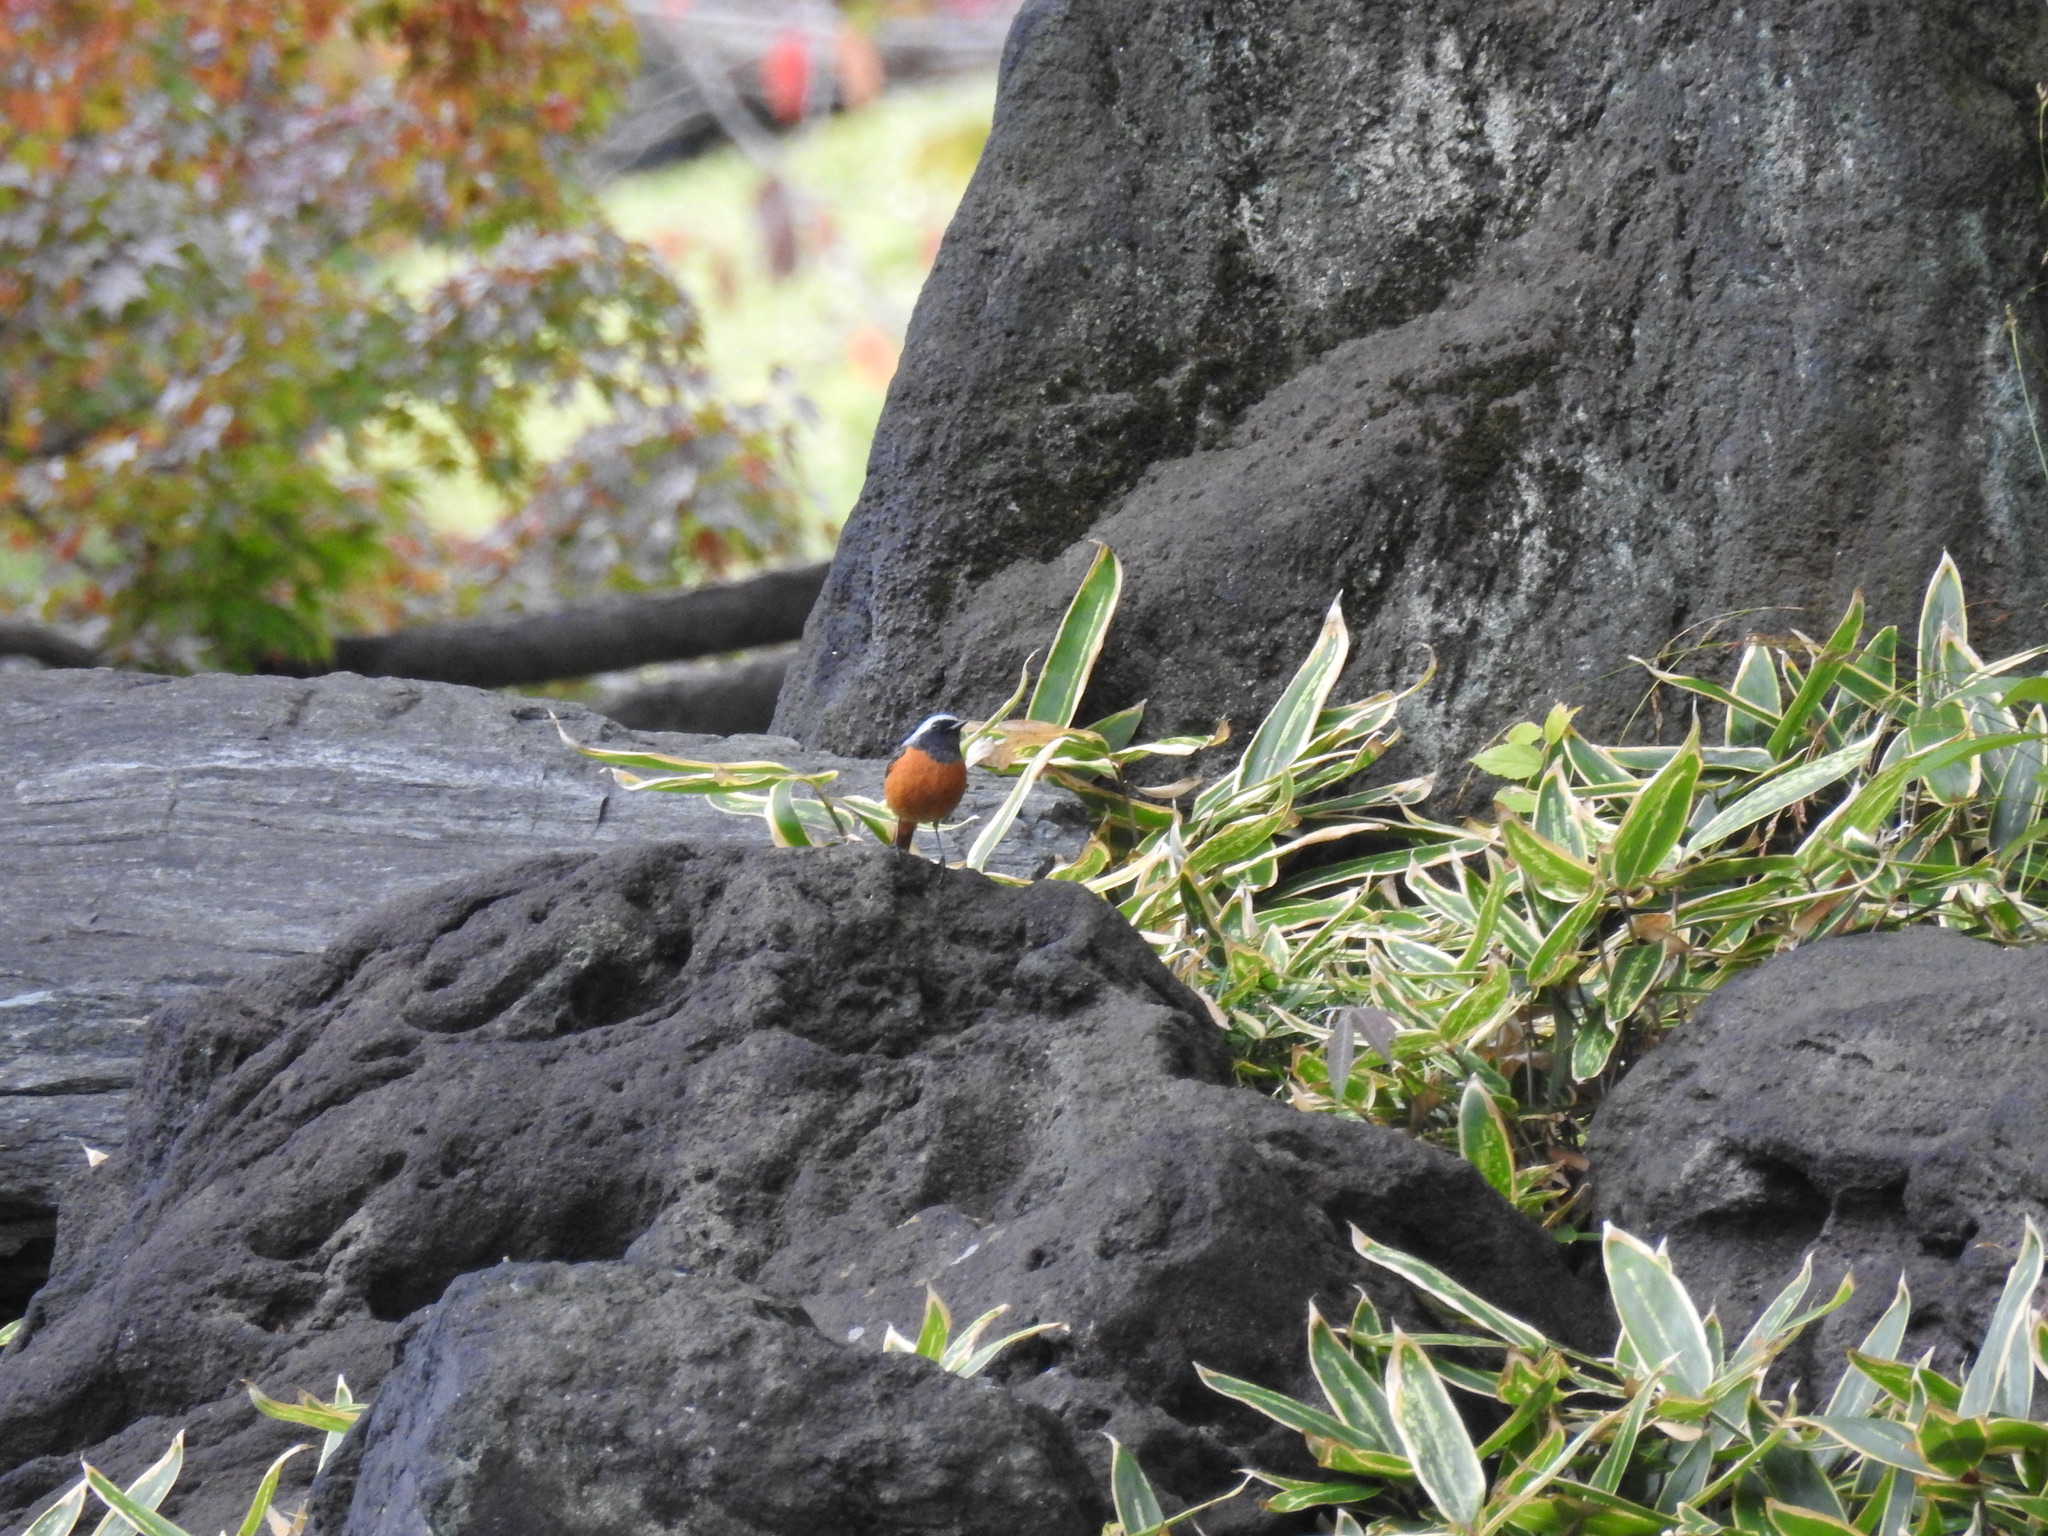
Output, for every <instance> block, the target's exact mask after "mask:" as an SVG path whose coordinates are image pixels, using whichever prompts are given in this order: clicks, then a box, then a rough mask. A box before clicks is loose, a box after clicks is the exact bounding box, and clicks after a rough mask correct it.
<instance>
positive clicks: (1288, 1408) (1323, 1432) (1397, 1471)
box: [1195, 1365, 1409, 1477]
mask: <svg viewBox="0 0 2048 1536" xmlns="http://www.w3.org/2000/svg"><path fill="white" fill-rule="evenodd" d="M1195 1374H1196V1375H1198V1376H1200V1377H1201V1378H1202V1382H1203V1384H1204V1385H1205V1386H1207V1387H1208V1388H1209V1390H1210V1391H1212V1392H1218V1393H1221V1394H1222V1395H1223V1396H1225V1397H1228V1398H1233V1399H1235V1400H1236V1401H1237V1402H1240V1403H1243V1404H1244V1405H1245V1406H1246V1407H1247V1408H1251V1409H1255V1410H1256V1411H1258V1412H1259V1413H1263V1414H1264V1415H1265V1416H1266V1417H1267V1418H1269V1419H1271V1420H1272V1421H1273V1422H1274V1423H1276V1424H1284V1425H1286V1426H1287V1427H1288V1428H1289V1429H1292V1430H1297V1431H1299V1432H1300V1433H1302V1434H1304V1435H1307V1436H1308V1437H1309V1438H1310V1439H1311V1440H1327V1441H1330V1442H1331V1443H1332V1444H1334V1445H1338V1446H1342V1447H1344V1448H1345V1449H1346V1450H1348V1451H1349V1452H1351V1455H1350V1457H1349V1458H1347V1459H1348V1460H1349V1461H1351V1462H1352V1463H1353V1465H1352V1467H1351V1470H1354V1471H1371V1472H1376V1473H1379V1474H1381V1475H1383V1476H1387V1477H1404V1476H1407V1475H1408V1473H1409V1466H1408V1463H1407V1462H1406V1461H1405V1460H1403V1459H1402V1458H1401V1457H1400V1456H1398V1455H1394V1454H1391V1453H1390V1452H1388V1451H1386V1450H1384V1449H1381V1448H1380V1447H1378V1446H1376V1445H1375V1444H1374V1443H1373V1439H1372V1436H1371V1434H1370V1433H1369V1432H1368V1431H1366V1430H1362V1429H1355V1428H1353V1427H1352V1426H1351V1425H1349V1424H1346V1423H1345V1422H1344V1421H1343V1420H1342V1419H1339V1418H1335V1417H1333V1416H1331V1415H1330V1414H1327V1413H1324V1412H1323V1411H1322V1410H1321V1409H1319V1408H1311V1407H1309V1405H1308V1404H1307V1403H1304V1402H1299V1401H1297V1400H1296V1399H1294V1398H1291V1397H1289V1396H1288V1395H1287V1394H1286V1393H1284V1392H1275V1391H1274V1390H1273V1389H1272V1388H1271V1387H1262V1386H1260V1385H1259V1384H1258V1383H1257V1382H1251V1381H1243V1380H1240V1379H1239V1378H1238V1377H1235V1376H1226V1375H1224V1374H1223V1373H1222V1372H1221V1371H1212V1370H1210V1369H1209V1368H1208V1367H1207V1366H1206V1365H1197V1366H1196V1367H1195ZM1395 1422H1396V1428H1397V1429H1398V1427H1399V1421H1398V1419H1397V1420H1396V1421H1395Z"/></svg>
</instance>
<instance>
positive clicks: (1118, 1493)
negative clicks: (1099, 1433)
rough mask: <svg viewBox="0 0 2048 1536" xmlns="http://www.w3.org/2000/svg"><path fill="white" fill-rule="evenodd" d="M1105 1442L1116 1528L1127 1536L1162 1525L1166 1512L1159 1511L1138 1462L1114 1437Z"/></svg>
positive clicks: (1156, 1499)
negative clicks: (1107, 1449)
mask: <svg viewBox="0 0 2048 1536" xmlns="http://www.w3.org/2000/svg"><path fill="white" fill-rule="evenodd" d="M1105 1438H1106V1439H1107V1440H1108V1441H1109V1500H1110V1503H1111V1504H1112V1505H1113V1506H1115V1509H1116V1519H1117V1524H1119V1525H1121V1526H1122V1527H1123V1528H1124V1530H1125V1531H1126V1532H1127V1533H1128V1536H1138V1533H1139V1532H1140V1531H1149V1530H1155V1529H1157V1528H1158V1527H1159V1526H1161V1525H1164V1524H1165V1523H1166V1511H1165V1510H1163V1509H1161V1508H1160V1507H1159V1495H1158V1494H1156V1493H1154V1492H1153V1491H1152V1480H1151V1479H1150V1478H1148V1477H1146V1476H1145V1472H1144V1469H1143V1468H1141V1467H1140V1466H1139V1465H1138V1458H1137V1457H1135V1456H1133V1455H1132V1454H1131V1451H1130V1447H1129V1446H1127V1445H1125V1444H1124V1443H1123V1442H1122V1441H1120V1440H1118V1439H1117V1437H1116V1436H1115V1435H1108V1436H1105Z"/></svg>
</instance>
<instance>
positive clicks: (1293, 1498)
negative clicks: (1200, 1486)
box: [1253, 1472, 1379, 1515]
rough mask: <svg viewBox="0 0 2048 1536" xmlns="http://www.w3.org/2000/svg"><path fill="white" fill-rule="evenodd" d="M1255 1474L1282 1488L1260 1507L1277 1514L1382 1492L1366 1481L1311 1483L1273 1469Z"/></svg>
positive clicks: (1351, 1501)
mask: <svg viewBox="0 0 2048 1536" xmlns="http://www.w3.org/2000/svg"><path fill="white" fill-rule="evenodd" d="M1253 1476H1255V1477H1257V1478H1258V1480H1259V1481H1260V1482H1262V1483H1270V1484H1272V1485H1273V1486H1274V1487H1275V1488H1278V1489H1279V1490H1280V1491H1279V1492H1278V1493H1276V1494H1274V1495H1273V1497H1271V1498H1270V1499H1266V1500H1264V1501H1262V1503H1261V1506H1260V1507H1261V1508H1264V1509H1270V1510H1272V1511H1273V1513H1275V1514H1276V1515H1291V1514H1296V1513H1298V1512H1299V1511H1301V1510H1304V1509H1314V1508H1316V1507H1317V1506H1318V1505H1324V1504H1362V1503H1364V1502H1365V1501H1366V1500H1367V1499H1370V1498H1372V1497H1374V1496H1375V1495H1377V1494H1378V1493H1379V1489H1377V1488H1373V1487H1369V1486H1368V1485H1366V1484H1364V1483H1311V1482H1303V1481H1301V1480H1300V1479H1298V1478H1292V1477H1279V1476H1276V1475H1275V1474H1273V1473H1271V1472H1257V1473H1254V1474H1253Z"/></svg>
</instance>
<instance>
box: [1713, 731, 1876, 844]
mask: <svg viewBox="0 0 2048 1536" xmlns="http://www.w3.org/2000/svg"><path fill="white" fill-rule="evenodd" d="M1877 740H1878V733H1877V732H1875V731H1872V732H1871V733H1870V734H1869V735H1867V736H1864V737H1862V738H1860V739H1859V740H1856V741H1852V742H1850V743H1849V745H1848V746H1846V747H1844V748H1842V749H1841V750H1840V751H1839V752H1831V753H1829V754H1828V755H1827V756H1825V757H1821V758H1816V759H1815V760H1814V761H1812V762H1810V763H1800V764H1798V765H1797V766H1790V767H1788V768H1787V769H1786V770H1785V771H1784V772H1780V773H1774V774H1772V775H1771V776H1769V777H1767V778H1765V779H1764V780H1763V782H1762V783H1760V784H1758V785H1756V787H1755V788H1753V789H1751V790H1750V791H1749V792H1748V793H1746V794H1744V795H1742V796H1740V797H1738V798H1737V799H1736V800H1734V801H1733V802H1731V803H1730V804H1729V805H1728V806H1727V807H1726V808H1724V809H1723V810H1721V811H1719V812H1717V813H1716V814H1715V816H1714V818H1713V820H1711V821H1709V822H1708V823H1707V824H1706V825H1705V826H1703V827H1701V828H1700V829H1699V831H1697V832H1695V833H1694V834H1693V835H1692V836H1691V837H1690V838H1688V839H1687V840H1686V845H1685V857H1686V858H1688V859H1695V858H1698V857H1699V856H1700V855H1701V854H1702V853H1704V852H1706V851H1707V850H1708V849H1710V848H1712V847H1713V846H1714V845H1715V844H1716V843H1719V842H1723V841H1725V840H1726V839H1727V838H1729V837H1731V836H1732V835H1734V834H1735V833H1737V832H1740V831H1742V830H1743V829H1744V828H1746V827H1753V826H1755V825H1756V824H1757V823H1758V822H1760V821H1763V820H1765V819H1767V818H1768V817H1772V816H1775V815H1777V814H1778V813H1779V812H1780V811H1783V810H1787V809H1789V808H1791V807H1792V806H1794V805H1798V804H1800V803H1801V802H1802V801H1806V800H1811V799H1812V798H1813V797H1814V796H1815V795H1817V794H1819V793H1820V792H1821V791H1822V790H1824V789H1831V788H1833V787H1834V786H1835V785H1836V784H1839V783H1841V781H1842V780H1844V779H1846V778H1848V777H1849V776H1850V775H1851V774H1853V773H1855V772H1856V770H1857V769H1859V768H1861V767H1863V766H1864V765H1865V764H1867V763H1868V762H1869V761H1870V753H1871V749H1872V748H1873V747H1875V746H1876V745H1877Z"/></svg>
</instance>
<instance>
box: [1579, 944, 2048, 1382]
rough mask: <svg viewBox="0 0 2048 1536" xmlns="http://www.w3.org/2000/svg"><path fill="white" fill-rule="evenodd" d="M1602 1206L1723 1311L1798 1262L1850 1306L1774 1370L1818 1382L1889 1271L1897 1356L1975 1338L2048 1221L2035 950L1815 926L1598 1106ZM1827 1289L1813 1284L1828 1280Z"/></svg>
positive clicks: (1864, 1325) (1882, 1301)
mask: <svg viewBox="0 0 2048 1536" xmlns="http://www.w3.org/2000/svg"><path fill="white" fill-rule="evenodd" d="M1588 1151H1589V1155H1590V1157H1591V1159H1592V1164H1593V1177H1594V1189H1595V1194H1596V1197H1597V1200H1596V1203H1597V1208H1598V1212H1599V1215H1600V1216H1601V1217H1602V1218H1603V1219H1605V1220H1609V1221H1613V1222H1616V1223H1618V1224H1619V1225H1621V1226H1622V1227H1624V1228H1626V1229H1627V1230H1629V1231H1631V1232H1634V1233H1636V1234H1637V1235H1638V1236H1641V1237H1645V1238H1658V1237H1666V1236H1668V1237H1669V1238H1670V1239H1671V1250H1672V1253H1673V1255H1674V1256H1675V1258H1676V1261H1677V1265H1678V1273H1679V1276H1680V1278H1682V1279H1684V1280H1685V1281H1686V1282H1687V1283H1688V1285H1689V1286H1691V1287H1692V1289H1693V1292H1694V1294H1695V1296H1696V1297H1698V1299H1699V1302H1700V1305H1701V1306H1702V1308H1704V1307H1706V1306H1708V1305H1713V1306H1718V1307H1719V1308H1720V1309H1721V1317H1722V1322H1723V1325H1724V1327H1726V1328H1728V1329H1730V1330H1731V1336H1733V1331H1738V1330H1740V1329H1741V1328H1743V1327H1746V1326H1747V1325H1748V1323H1749V1322H1750V1320H1751V1319H1752V1318H1753V1317H1754V1315H1755V1314H1756V1313H1757V1311H1759V1310H1760V1309H1761V1307H1762V1306H1763V1305H1764V1304H1765V1303H1766V1302H1768V1301H1769V1300H1770V1298H1771V1296H1772V1295H1773V1294H1775V1293H1776V1291H1777V1290H1778V1288H1779V1287H1780V1286H1782V1285H1783V1284H1784V1283H1785V1282H1786V1281H1788V1280H1790V1279H1791V1278H1792V1276H1793V1275H1794V1274H1795V1273H1796V1272H1797V1270H1798V1268H1799V1265H1800V1262H1801V1259H1802V1258H1803V1257H1804V1256H1805V1255H1806V1254H1809V1253H1811V1254H1812V1255H1813V1257H1814V1262H1815V1271H1816V1279H1817V1282H1818V1283H1819V1284H1821V1285H1824V1286H1826V1287H1828V1288H1830V1289H1832V1287H1833V1286H1834V1284H1835V1282H1836V1281H1837V1280H1839V1279H1840V1277H1841V1275H1842V1272H1843V1271H1844V1270H1845V1269H1850V1270H1853V1271H1854V1272H1855V1275H1856V1279H1857V1294H1856V1296H1855V1298H1854V1300H1853V1301H1852V1302H1851V1303H1850V1305H1849V1306H1847V1307H1845V1308H1844V1309H1843V1310H1842V1311H1840V1312H1837V1313H1835V1314H1834V1315H1833V1316H1831V1317H1829V1318H1827V1319H1826V1320H1825V1321H1823V1322H1822V1323H1820V1324H1819V1325H1817V1326H1816V1327H1814V1328H1812V1329H1810V1330H1809V1331H1808V1333H1807V1335H1806V1337H1805V1339H1804V1340H1803V1341H1802V1343H1801V1345H1800V1346H1799V1348H1798V1352H1797V1353H1796V1354H1795V1355H1794V1356H1792V1357H1791V1358H1790V1360H1789V1362H1788V1364H1787V1366H1786V1367H1785V1371H1786V1375H1787V1377H1788V1379H1789V1377H1791V1376H1801V1377H1803V1378H1804V1379H1805V1380H1806V1381H1807V1382H1808V1383H1809V1384H1810V1385H1809V1387H1808V1389H1807V1390H1805V1391H1804V1392H1802V1394H1801V1395H1802V1396H1803V1397H1805V1398H1806V1399H1808V1400H1811V1398H1812V1395H1813V1391H1812V1386H1811V1384H1812V1383H1829V1382H1832V1381H1833V1379H1834V1378H1835V1376H1836V1375H1837V1374H1838V1373H1839V1371H1840V1361H1841V1359H1842V1351H1843V1350H1844V1349H1845V1348H1849V1347H1852V1346H1854V1345H1855V1344H1857V1343H1859V1342H1860V1341H1861V1340H1862V1338H1863V1335H1864V1334H1865V1333H1866V1332H1867V1331H1868V1330H1869V1328H1870V1325H1871V1324H1872V1323H1873V1322H1874V1321H1875V1320H1876V1317H1877V1314H1878V1313H1879V1312H1881V1311H1882V1310H1883V1309H1884V1307H1885V1305H1886V1304H1887V1303H1889V1302H1890V1300H1891V1299H1892V1294H1893V1287H1894V1286H1895V1284H1896V1283H1897V1281H1898V1279H1899V1277H1900V1275H1901V1274H1903V1275H1904V1276H1905V1278H1906V1280H1907V1282H1908V1284H1909V1285H1910V1286H1911V1287H1912V1292H1913V1320H1912V1326H1911V1329H1910V1331H1909V1333H1908V1335H1907V1344H1906V1355H1907V1357H1908V1358H1910V1357H1912V1356H1914V1355H1917V1354H1918V1353H1919V1352H1920V1351H1921V1350H1923V1349H1930V1348H1931V1349H1933V1350H1934V1351H1935V1357H1936V1361H1937V1363H1938V1364H1940V1365H1942V1366H1943V1367H1944V1368H1953V1367H1955V1366H1957V1365H1959V1364H1961V1363H1962V1362H1963V1361H1964V1359H1965V1358H1966V1356H1967V1355H1969V1354H1971V1353H1973V1352H1974V1351H1975V1348H1976V1346H1977V1343H1978V1341H1979V1340H1981V1339H1982V1337H1983V1333H1984V1327H1985V1324H1986V1323H1988V1322H1989V1321H1990V1316H1991V1309H1992V1307H1993V1305H1994V1304H1995V1303H1996V1301H1997V1298H1998V1293H1999V1290H2000V1288H2001V1287H2002V1286H2003V1284H2004V1281H2005V1272H2006V1269H2007V1267H2008V1266H2009V1265H2010V1264H2011V1263H2012V1260H2013V1257H2014V1256H2015V1254H2016V1253H2017V1251H2018V1244H2019V1238H2020V1233H2021V1229H2022V1224H2023V1223H2024V1221H2025V1220H2026V1218H2027V1217H2029V1216H2031V1217H2032V1218H2033V1219H2034V1220H2035V1221H2036V1222H2039V1223H2041V1224H2042V1225H2043V1226H2048V951H2043V950H2038V949H2001V948H1998V947H1996V946H1994V945H1991V944H1987V943H1984V942H1982V941H1980V940H1976V939H1969V938H1964V937H1963V936H1961V935H1959V934H1954V933H1948V932H1945V931H1943V930H1941V929H1938V928H1916V929H1907V930H1904V931H1902V932H1898V933H1888V934H1865V935H1855V936H1851V937H1846V938H1837V939H1828V940H1823V941H1821V942H1819V943H1816V944H1813V945H1809V946H1807V947H1805V948H1803V949H1799V950H1795V951H1793V952H1792V953H1791V954H1789V955H1785V956H1783V957H1781V958H1779V959H1775V960H1772V961H1770V962H1769V963H1767V964H1765V965H1763V966H1761V967H1759V968H1758V969H1757V970H1755V971H1753V972H1751V973H1750V974H1749V975H1747V976H1742V977H1738V978H1737V979H1736V980H1734V981H1732V982H1730V983H1729V984H1728V985H1727V986H1726V987H1725V988H1723V989H1722V990H1721V991H1719V992H1717V993H1715V994H1714V996H1713V997H1711V998H1710V999H1709V1000H1708V1001H1707V1003H1706V1004H1705V1006H1704V1007H1702V1008H1701V1010H1700V1012H1699V1015H1698V1016H1697V1017H1696V1018H1695V1019H1693V1020H1692V1022H1690V1023H1688V1024H1687V1025H1686V1026H1685V1027H1684V1028H1683V1029H1681V1030H1679V1031H1678V1033H1677V1034H1675V1035H1674V1036H1673V1037H1672V1039H1671V1040H1670V1042H1669V1043H1667V1044H1665V1045H1663V1046H1660V1047H1659V1048H1658V1049H1657V1050H1655V1051H1653V1052H1652V1053H1651V1054H1650V1055H1649V1056H1647V1057H1645V1058H1644V1059H1643V1060H1642V1061H1641V1062H1640V1063H1638V1064H1637V1065H1636V1067H1635V1069H1634V1070H1633V1071H1632V1072H1631V1073H1630V1074H1629V1076H1628V1077H1627V1078H1626V1079H1625V1080H1624V1081H1623V1082H1622V1083H1621V1085H1620V1086H1619V1087H1618V1088H1617V1089H1615V1091H1614V1092H1613V1094H1612V1095H1611V1096H1610V1097H1609V1098H1608V1100H1607V1102H1606V1104H1605V1106H1604V1107H1603V1108H1602V1109H1601V1110H1600V1112H1599V1114H1598V1116H1597V1117H1596V1118H1595V1120H1594V1122H1593V1130H1592V1135H1591V1138H1590V1145H1589V1149H1588ZM1823 1294H1825V1293H1824V1292H1823Z"/></svg>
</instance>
